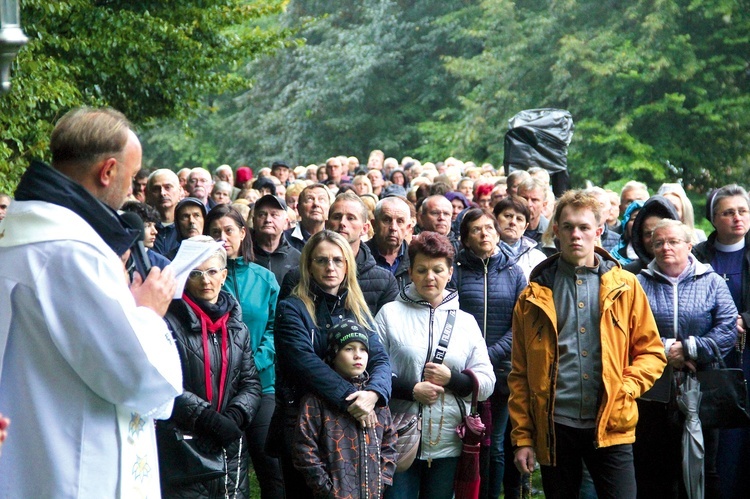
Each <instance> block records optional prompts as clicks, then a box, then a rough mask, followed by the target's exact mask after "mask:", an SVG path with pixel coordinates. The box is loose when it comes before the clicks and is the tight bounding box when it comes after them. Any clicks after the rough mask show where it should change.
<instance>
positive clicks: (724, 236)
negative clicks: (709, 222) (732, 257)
mask: <svg viewBox="0 0 750 499" xmlns="http://www.w3.org/2000/svg"><path fill="white" fill-rule="evenodd" d="M713 222H714V227H716V236H717V239H718V241H719V242H720V243H724V244H733V243H736V242H738V241H740V240H741V239H742V238H743V237H745V234H746V233H747V231H748V229H750V209H748V205H747V201H746V200H745V198H744V197H742V196H730V197H726V198H722V199H720V200H719V202H718V203H716V206H714V220H713Z"/></svg>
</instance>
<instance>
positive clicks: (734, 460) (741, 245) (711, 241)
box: [693, 184, 750, 498]
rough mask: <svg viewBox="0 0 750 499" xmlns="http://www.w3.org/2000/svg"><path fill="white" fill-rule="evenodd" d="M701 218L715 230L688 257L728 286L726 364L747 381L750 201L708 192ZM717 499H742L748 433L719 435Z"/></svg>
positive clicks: (748, 463)
mask: <svg viewBox="0 0 750 499" xmlns="http://www.w3.org/2000/svg"><path fill="white" fill-rule="evenodd" d="M706 215H707V217H708V218H709V220H710V221H711V224H712V225H713V226H714V229H715V230H714V231H713V232H712V233H711V234H710V235H709V236H708V240H707V241H704V242H702V243H700V244H697V245H696V246H695V247H694V248H693V254H694V255H695V256H696V258H697V259H698V260H700V261H701V262H704V263H709V264H711V267H713V269H714V270H715V271H716V273H718V274H719V275H720V276H722V277H723V278H724V280H725V281H726V283H727V285H728V286H729V292H730V293H731V294H732V299H733V300H734V304H735V305H736V306H737V310H739V315H738V316H737V342H736V344H735V346H734V348H733V349H732V351H731V353H730V355H728V356H727V358H726V362H727V366H729V367H742V369H743V370H744V372H745V379H749V378H750V349H747V348H745V343H746V338H747V329H748V327H750V235H748V234H749V232H748V230H749V229H750V198H749V197H748V193H747V191H746V190H745V189H744V188H742V187H740V186H739V185H737V184H730V185H725V186H724V187H722V188H720V189H718V190H715V191H713V192H712V193H711V194H710V195H709V198H708V202H707V203H706ZM718 466H719V473H720V475H721V492H722V497H730V498H733V497H746V495H747V484H746V481H747V477H749V476H750V428H740V429H732V430H722V431H721V436H720V443H719V458H718Z"/></svg>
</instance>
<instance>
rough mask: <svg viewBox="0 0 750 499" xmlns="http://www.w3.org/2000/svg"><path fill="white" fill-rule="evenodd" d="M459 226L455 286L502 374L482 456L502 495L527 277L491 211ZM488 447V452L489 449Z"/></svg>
mask: <svg viewBox="0 0 750 499" xmlns="http://www.w3.org/2000/svg"><path fill="white" fill-rule="evenodd" d="M460 230H461V232H460V234H461V244H462V245H463V249H462V250H461V251H460V252H459V253H458V256H457V258H456V263H455V264H454V266H453V279H452V281H453V282H452V286H451V287H454V288H456V289H457V290H458V296H459V307H460V308H461V310H463V311H465V312H468V313H470V314H471V315H473V316H474V319H476V321H477V324H479V329H480V330H481V331H482V336H484V339H485V342H486V343H487V351H488V352H489V354H490V361H491V362H492V367H493V369H494V370H495V377H496V378H497V382H496V383H495V391H494V393H493V394H492V397H490V400H489V402H490V404H491V409H492V435H491V443H490V449H489V456H486V455H485V454H483V456H482V457H483V463H486V462H487V461H486V459H487V457H489V472H488V473H487V472H486V471H485V470H486V469H487V468H483V471H485V473H483V475H482V478H483V479H484V478H485V477H487V478H488V479H487V480H482V489H483V490H484V489H485V487H486V488H487V490H488V491H489V493H490V495H489V497H498V496H499V495H500V490H501V486H502V483H503V475H504V471H505V453H504V451H503V441H504V434H505V428H506V426H507V424H508V395H509V391H508V383H507V380H508V373H509V372H510V350H511V344H512V342H513V335H512V331H511V322H512V318H513V306H514V305H515V303H516V299H517V298H518V295H519V294H520V293H521V291H522V290H523V289H524V288H525V287H526V284H527V282H526V277H525V276H524V273H523V269H521V267H519V266H518V265H516V264H515V261H516V260H515V259H511V258H510V257H509V256H508V255H507V254H506V253H505V252H504V251H502V250H501V249H500V246H499V242H500V236H499V233H500V227H499V226H498V222H497V219H496V218H495V217H493V216H492V214H491V213H490V212H489V211H484V210H482V209H480V208H472V209H470V210H468V211H467V212H466V213H465V214H464V217H463V219H462V220H461V229H460ZM483 450H484V451H485V453H486V449H484V448H483ZM480 495H481V494H480Z"/></svg>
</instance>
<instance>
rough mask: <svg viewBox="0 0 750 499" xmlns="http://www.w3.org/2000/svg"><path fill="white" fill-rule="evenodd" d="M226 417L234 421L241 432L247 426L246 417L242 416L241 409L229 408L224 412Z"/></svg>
mask: <svg viewBox="0 0 750 499" xmlns="http://www.w3.org/2000/svg"><path fill="white" fill-rule="evenodd" d="M224 415H225V416H226V417H228V418H230V419H231V420H232V421H234V423H235V424H236V425H237V428H239V429H240V430H241V429H242V427H243V426H245V415H244V414H242V411H241V410H240V409H239V408H237V407H227V409H226V410H225V411H224Z"/></svg>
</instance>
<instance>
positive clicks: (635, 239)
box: [631, 196, 680, 264]
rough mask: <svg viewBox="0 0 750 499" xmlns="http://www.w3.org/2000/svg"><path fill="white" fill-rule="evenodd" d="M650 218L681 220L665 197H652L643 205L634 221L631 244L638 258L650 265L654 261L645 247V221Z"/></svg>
mask: <svg viewBox="0 0 750 499" xmlns="http://www.w3.org/2000/svg"><path fill="white" fill-rule="evenodd" d="M649 217H659V218H669V219H672V220H679V219H680V217H679V216H678V215H677V211H675V209H674V205H673V204H672V203H671V202H670V201H669V200H668V199H667V198H665V197H664V196H651V197H650V198H648V200H647V201H646V202H645V203H643V207H642V208H641V211H639V212H638V215H636V217H635V220H634V221H633V230H632V237H631V243H632V244H633V249H634V250H635V252H636V254H637V255H638V258H640V260H641V261H642V262H643V263H645V264H648V263H649V262H650V261H651V260H652V259H653V257H651V256H650V255H649V254H648V253H647V252H646V248H645V247H644V246H643V221H644V220H646V219H647V218H649Z"/></svg>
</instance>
